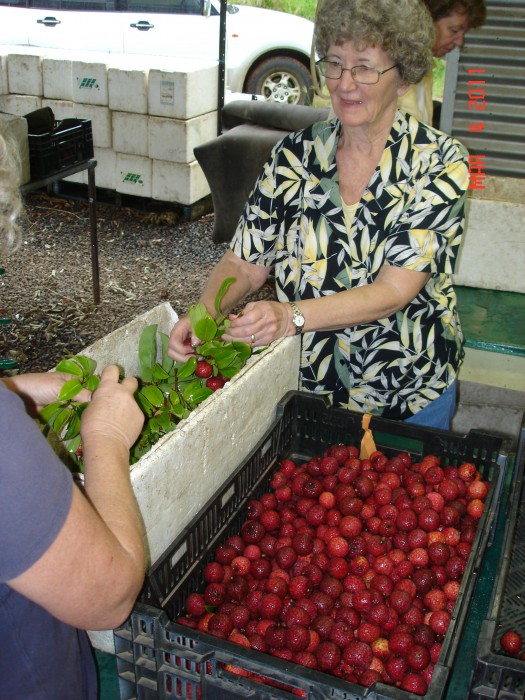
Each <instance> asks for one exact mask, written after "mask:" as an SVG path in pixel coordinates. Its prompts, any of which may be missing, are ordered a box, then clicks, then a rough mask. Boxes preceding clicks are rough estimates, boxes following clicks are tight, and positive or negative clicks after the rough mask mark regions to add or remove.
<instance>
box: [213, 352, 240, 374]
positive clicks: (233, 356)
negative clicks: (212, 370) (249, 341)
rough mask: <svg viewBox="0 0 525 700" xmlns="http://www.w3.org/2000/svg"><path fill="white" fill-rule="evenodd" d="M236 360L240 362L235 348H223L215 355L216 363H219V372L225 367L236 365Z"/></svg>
mask: <svg viewBox="0 0 525 700" xmlns="http://www.w3.org/2000/svg"><path fill="white" fill-rule="evenodd" d="M235 360H239V354H238V352H237V351H236V350H234V349H233V348H223V349H222V350H219V351H218V352H217V353H216V354H215V362H216V363H217V367H218V368H219V371H220V370H221V369H222V368H223V367H229V366H230V365H231V364H234V363H235ZM239 363H240V360H239Z"/></svg>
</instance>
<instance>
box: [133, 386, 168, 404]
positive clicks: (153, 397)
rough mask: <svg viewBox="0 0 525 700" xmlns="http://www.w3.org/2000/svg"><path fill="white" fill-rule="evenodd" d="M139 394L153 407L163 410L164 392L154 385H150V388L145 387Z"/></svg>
mask: <svg viewBox="0 0 525 700" xmlns="http://www.w3.org/2000/svg"><path fill="white" fill-rule="evenodd" d="M139 394H141V395H142V396H143V397H144V398H145V399H146V400H147V401H149V403H150V404H151V405H152V406H155V407H156V408H162V407H163V406H164V394H163V393H162V391H161V390H160V389H159V388H158V387H157V386H154V385H153V384H148V386H145V387H143V388H142V389H141V390H140V392H139Z"/></svg>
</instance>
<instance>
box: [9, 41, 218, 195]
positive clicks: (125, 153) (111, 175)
mask: <svg viewBox="0 0 525 700" xmlns="http://www.w3.org/2000/svg"><path fill="white" fill-rule="evenodd" d="M217 82H218V67H217V63H216V62H210V61H197V60H194V59H191V60H189V59H170V58H166V57H160V56H159V57H156V56H139V55H131V54H112V53H98V52H94V51H89V52H82V53H81V52H77V51H71V50H57V49H41V48H36V47H26V46H1V47H0V111H3V112H8V113H10V114H15V115H18V116H23V115H25V114H28V113H29V112H32V111H34V110H36V109H39V108H41V107H47V106H49V107H50V108H51V109H52V110H53V113H54V115H55V118H56V119H58V120H61V119H66V118H68V117H77V118H83V119H90V120H91V123H92V128H93V144H94V152H95V158H96V160H97V168H96V184H97V186H98V187H102V188H106V189H110V190H115V191H117V192H120V193H122V194H130V195H135V196H138V197H147V198H152V199H157V200H161V201H165V202H174V203H178V204H182V205H192V204H194V203H195V202H198V201H199V200H200V199H202V198H203V197H206V196H207V195H208V194H209V193H210V190H209V186H208V183H207V180H206V177H205V176H204V173H203V172H202V170H201V168H200V166H199V164H198V163H197V161H196V160H195V156H194V154H193V149H194V147H195V146H197V145H199V144H201V143H204V142H206V141H208V140H210V139H212V138H214V137H215V136H216V135H217V95H218V85H217ZM70 179H71V180H73V181H75V182H87V176H86V173H85V172H83V173H79V174H78V175H75V176H72V177H71V178H70Z"/></svg>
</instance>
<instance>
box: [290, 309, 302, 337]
mask: <svg viewBox="0 0 525 700" xmlns="http://www.w3.org/2000/svg"><path fill="white" fill-rule="evenodd" d="M290 306H291V307H292V311H293V317H292V323H293V325H294V326H295V335H299V334H300V333H302V332H303V328H304V316H303V314H302V313H301V309H300V308H299V307H298V306H297V304H296V303H295V301H291V302H290Z"/></svg>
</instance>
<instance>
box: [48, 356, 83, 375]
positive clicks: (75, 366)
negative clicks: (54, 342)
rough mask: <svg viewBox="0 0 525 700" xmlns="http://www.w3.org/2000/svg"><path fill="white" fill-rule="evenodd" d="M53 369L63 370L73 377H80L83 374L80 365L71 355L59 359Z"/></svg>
mask: <svg viewBox="0 0 525 700" xmlns="http://www.w3.org/2000/svg"><path fill="white" fill-rule="evenodd" d="M55 370H56V371H57V372H65V373H66V374H72V375H74V376H75V377H82V376H83V375H84V371H83V369H82V366H81V365H80V364H79V363H78V362H77V361H76V359H75V358H73V357H70V358H68V359H67V360H61V361H60V362H59V363H58V365H57V366H56V367H55Z"/></svg>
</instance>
